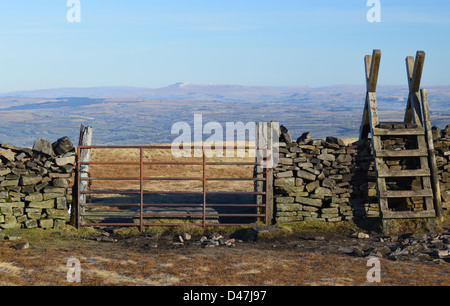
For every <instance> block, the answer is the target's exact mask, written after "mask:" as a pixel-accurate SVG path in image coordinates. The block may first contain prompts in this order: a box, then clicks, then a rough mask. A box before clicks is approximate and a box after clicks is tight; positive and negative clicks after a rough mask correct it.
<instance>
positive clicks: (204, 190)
mask: <svg viewBox="0 0 450 306" xmlns="http://www.w3.org/2000/svg"><path fill="white" fill-rule="evenodd" d="M202 158H203V179H202V183H203V228H206V156H205V150H204V148H203V143H202Z"/></svg>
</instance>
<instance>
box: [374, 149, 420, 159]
mask: <svg viewBox="0 0 450 306" xmlns="http://www.w3.org/2000/svg"><path fill="white" fill-rule="evenodd" d="M376 156H377V157H421V156H428V151H427V150H424V149H415V150H398V151H394V150H379V151H378V152H376Z"/></svg>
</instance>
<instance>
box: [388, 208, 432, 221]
mask: <svg viewBox="0 0 450 306" xmlns="http://www.w3.org/2000/svg"><path fill="white" fill-rule="evenodd" d="M434 217H436V213H435V211H434V209H430V210H422V211H385V212H383V219H408V218H434Z"/></svg>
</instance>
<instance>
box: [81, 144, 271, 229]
mask: <svg viewBox="0 0 450 306" xmlns="http://www.w3.org/2000/svg"><path fill="white" fill-rule="evenodd" d="M198 148H203V147H198V146H197V147H196V146H194V147H192V149H198ZM236 148H237V146H235V147H234V149H236ZM239 148H241V149H246V150H250V149H255V150H261V149H262V150H265V151H266V154H265V156H266V157H267V156H268V154H267V151H268V148H267V147H256V146H254V147H252V146H245V147H239ZM83 149H138V150H139V162H119V161H108V162H106V161H97V162H80V161H79V160H80V159H79V157H80V154H81V150H83ZM147 149H148V150H151V149H170V147H168V146H157V145H156V146H78V147H77V157H78V158H77V180H76V181H77V214H76V217H77V226H78V227H81V226H139V228H140V230H141V231H143V227H144V226H153V225H161V224H163V225H180V224H182V223H148V222H147V223H146V222H144V218H145V217H201V218H202V223H201V224H195V223H193V224H194V225H201V226H203V227H206V226H217V225H221V226H229V225H243V224H230V223H223V224H213V223H207V216H208V215H207V212H206V210H207V208H208V207H255V208H263V209H264V213H263V214H262V213H247V214H244V213H241V214H227V213H217V214H215V216H217V217H257V218H260V217H263V218H264V220H265V223H266V224H268V200H269V191H268V176H269V175H268V174H269V169H268V167H267V166H268V160H267V158H266V167H265V171H264V172H260V173H256V174H263V175H264V176H265V177H264V178H255V177H252V178H249V177H247V178H230V177H213V178H208V177H207V174H206V170H207V166H214V165H224V166H243V165H247V166H250V165H251V166H256V165H260V163H259V162H207V160H206V156H205V154H204V151H203V150H202V162H149V161H144V154H143V153H144V150H147ZM81 165H138V166H139V177H81V175H80V173H81ZM145 165H198V166H200V165H201V166H202V177H145V176H144V166H145ZM95 180H104V181H122V180H123V181H139V191H136V190H117V189H116V190H83V191H82V190H80V182H81V181H95ZM163 180H167V181H202V191H148V190H144V181H163ZM207 181H254V182H256V181H263V182H265V186H266V188H265V191H254V192H244V191H208V190H207V189H206V182H207ZM88 194H139V197H140V201H139V203H107V204H105V203H99V204H92V203H81V201H80V196H81V195H88ZM146 194H186V195H187V194H192V195H203V203H201V204H200V203H199V204H192V203H186V204H183V203H167V204H166V203H164V204H146V203H144V195H146ZM218 194H225V195H265V203H264V204H233V203H228V204H208V203H207V201H206V197H207V195H218ZM94 206H134V207H136V206H138V207H139V224H136V223H83V221H82V217H83V216H89V215H95V213H90V214H89V213H84V208H85V207H94ZM181 206H182V207H202V213H201V214H200V213H198V214H192V213H191V214H177V213H170V214H168V213H164V214H162V213H145V212H144V207H181ZM133 215H135V213H133V212H130V216H133Z"/></svg>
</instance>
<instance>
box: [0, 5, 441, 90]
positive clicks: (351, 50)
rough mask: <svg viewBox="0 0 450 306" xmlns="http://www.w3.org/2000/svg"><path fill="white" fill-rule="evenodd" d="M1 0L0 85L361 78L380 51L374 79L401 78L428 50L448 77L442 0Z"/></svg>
mask: <svg viewBox="0 0 450 306" xmlns="http://www.w3.org/2000/svg"><path fill="white" fill-rule="evenodd" d="M66 2H67V0H39V1H33V0H15V1H10V0H8V1H7V0H0V71H1V74H0V92H8V91H14V90H31V89H43V88H56V87H92V86H118V85H125V86H136V87H149V88H157V87H164V86H167V85H170V84H173V83H176V82H191V83H215V84H242V85H306V86H312V87H319V86H327V85H335V84H363V83H364V66H363V57H364V55H365V54H371V52H372V49H375V48H376V49H381V50H382V52H383V57H382V62H381V71H380V76H379V84H380V85H403V84H404V85H405V86H406V84H407V83H406V71H405V62H404V60H405V57H406V56H408V55H415V53H416V51H417V50H424V51H425V52H426V54H427V58H426V62H425V68H424V73H423V79H422V80H423V81H422V83H423V84H428V85H448V84H450V73H449V71H450V56H449V54H450V39H449V38H450V1H448V0H431V1H418V0H398V1H396V0H380V3H381V22H380V23H369V22H368V21H367V19H366V14H367V11H368V10H369V9H370V7H367V5H366V4H367V0H332V1H331V0H316V1H303V0H278V1H273V0H272V1H266V0H258V1H254V0H239V1H237V0H226V1H225V0H208V1H206V0H132V1H130V0H128V1H125V0H80V3H81V22H80V23H70V22H68V21H67V19H66V14H67V11H68V10H69V9H70V8H69V7H67V6H66Z"/></svg>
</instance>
